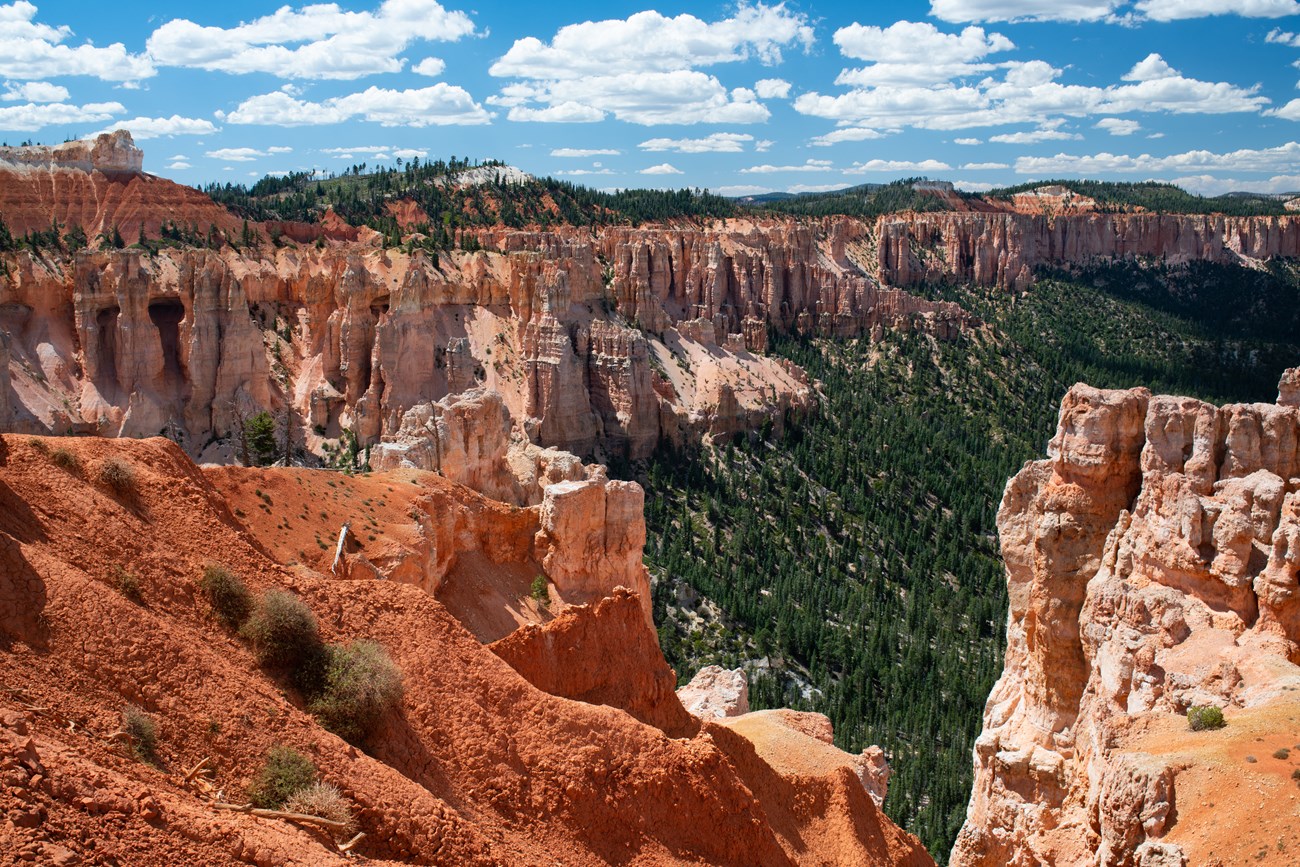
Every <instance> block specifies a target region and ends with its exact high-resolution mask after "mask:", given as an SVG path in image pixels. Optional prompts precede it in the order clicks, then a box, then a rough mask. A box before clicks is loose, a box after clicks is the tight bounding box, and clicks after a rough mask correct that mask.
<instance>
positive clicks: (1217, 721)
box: [1187, 705, 1228, 732]
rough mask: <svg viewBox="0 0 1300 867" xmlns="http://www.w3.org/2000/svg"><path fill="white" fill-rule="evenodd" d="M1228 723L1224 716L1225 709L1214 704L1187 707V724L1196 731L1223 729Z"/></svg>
mask: <svg viewBox="0 0 1300 867" xmlns="http://www.w3.org/2000/svg"><path fill="white" fill-rule="evenodd" d="M1227 724H1228V722H1227V720H1225V719H1224V718H1223V711H1222V710H1220V709H1219V708H1217V707H1214V706H1213V705H1206V706H1204V707H1190V708H1188V709H1187V725H1188V726H1190V727H1191V729H1192V731H1194V732H1199V731H1205V730H1207V729H1221V728H1223V727H1224V726H1226V725H1227Z"/></svg>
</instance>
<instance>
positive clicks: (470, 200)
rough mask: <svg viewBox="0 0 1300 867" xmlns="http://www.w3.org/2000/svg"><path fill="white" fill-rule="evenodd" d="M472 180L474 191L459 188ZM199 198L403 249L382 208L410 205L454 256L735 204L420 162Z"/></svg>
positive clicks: (297, 175) (719, 211)
mask: <svg viewBox="0 0 1300 867" xmlns="http://www.w3.org/2000/svg"><path fill="white" fill-rule="evenodd" d="M468 174H472V175H473V176H474V177H475V179H476V181H477V182H475V183H463V180H464V178H465V177H466V176H467V175H468ZM203 191H204V192H205V193H207V194H208V195H209V196H211V197H212V198H213V199H215V200H216V201H218V202H221V203H222V204H223V205H225V206H226V207H228V208H230V209H231V210H232V211H234V212H235V213H237V214H239V215H240V216H243V217H246V218H248V219H250V220H285V221H291V220H292V221H300V222H314V221H315V220H316V219H317V218H318V217H319V216H320V214H321V213H322V212H323V211H324V210H325V208H326V207H330V208H333V209H334V211H335V212H336V213H338V214H339V216H341V217H343V219H345V220H347V221H348V222H349V223H351V224H353V225H355V226H370V227H371V228H373V229H376V230H377V231H380V232H383V233H384V234H385V235H388V236H396V242H395V244H394V245H396V243H400V233H399V232H398V230H397V223H396V221H395V220H394V218H393V216H392V214H391V213H390V212H389V210H388V207H387V205H388V203H389V202H391V201H395V200H401V199H407V200H410V201H413V202H415V203H416V204H417V205H419V206H420V208H421V209H422V210H423V211H424V213H425V214H426V215H428V217H429V223H428V225H425V226H420V227H417V230H418V231H420V232H421V233H422V234H424V235H426V236H429V238H430V239H431V240H432V241H433V243H434V244H435V245H437V246H442V247H451V246H453V245H454V244H455V243H456V242H457V236H456V232H457V230H459V229H464V228H467V227H478V226H498V225H502V226H509V227H512V228H523V227H525V226H529V225H538V226H542V227H543V228H545V227H547V226H550V225H557V224H567V225H573V226H587V225H603V224H622V223H631V224H639V223H642V222H646V221H649V220H671V219H681V218H713V217H728V216H731V215H732V214H734V213H735V206H734V205H733V204H732V202H731V200H729V199H726V198H723V197H722V196H717V195H714V194H712V193H709V192H707V191H704V190H698V189H697V190H691V189H681V190H620V191H616V192H612V193H607V192H602V191H600V190H593V189H590V188H588V187H583V186H579V185H577V184H571V183H568V182H567V181H558V180H555V179H554V178H549V177H548V178H533V177H529V176H522V175H521V174H520V173H519V172H518V171H517V170H515V169H510V168H509V167H508V166H506V165H505V164H504V163H501V162H497V161H494V160H493V161H488V162H485V163H477V162H475V163H471V162H469V161H468V160H462V159H457V158H456V157H454V156H453V157H451V158H450V159H449V160H445V161H444V160H427V161H424V162H421V161H420V160H419V159H418V158H417V159H412V160H411V161H409V162H406V163H403V162H402V161H401V160H400V159H399V160H397V164H396V165H394V166H367V165H366V164H364V163H360V164H358V165H354V166H352V167H351V168H350V169H349V170H348V171H347V172H346V173H344V174H343V175H340V176H338V177H331V178H320V177H317V176H315V175H313V174H312V173H309V172H291V173H290V174H288V175H286V176H284V177H270V176H268V177H266V178H263V179H262V180H260V181H258V182H257V183H255V184H253V185H252V186H251V187H245V186H244V185H242V184H229V183H227V184H209V185H208V186H207V187H204V189H203Z"/></svg>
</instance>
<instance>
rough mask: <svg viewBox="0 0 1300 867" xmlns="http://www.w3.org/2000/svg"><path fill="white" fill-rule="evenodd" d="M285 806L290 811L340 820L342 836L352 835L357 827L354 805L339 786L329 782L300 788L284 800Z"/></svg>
mask: <svg viewBox="0 0 1300 867" xmlns="http://www.w3.org/2000/svg"><path fill="white" fill-rule="evenodd" d="M284 808H285V809H286V810H288V811H289V812H290V813H305V814H307V815H308V816H319V817H320V818H322V819H329V820H330V821H331V822H339V823H340V824H342V825H343V826H344V827H343V829H342V830H341V831H339V832H337V833H339V834H340V835H341V836H350V835H351V834H353V833H354V832H355V831H356V829H357V823H356V821H355V820H354V819H353V818H352V805H351V804H349V803H348V799H347V798H345V797H344V796H343V793H342V792H340V791H339V790H338V787H337V786H332V785H330V784H329V783H312V784H311V785H310V786H307V787H306V788H305V789H299V790H298V791H296V792H294V793H293V795H291V796H290V797H289V799H288V800H286V801H285V802H284Z"/></svg>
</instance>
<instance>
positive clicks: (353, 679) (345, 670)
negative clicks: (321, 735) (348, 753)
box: [308, 641, 402, 742]
mask: <svg viewBox="0 0 1300 867" xmlns="http://www.w3.org/2000/svg"><path fill="white" fill-rule="evenodd" d="M327 653H328V656H327V661H326V665H325V676H324V680H323V682H322V686H321V690H320V693H319V694H318V695H317V696H316V697H315V698H314V699H313V700H312V701H311V703H310V704H309V705H308V710H310V711H311V712H312V713H314V714H315V715H316V716H317V717H318V718H319V719H320V721H321V724H322V725H323V726H325V728H327V729H329V730H330V731H332V732H334V733H335V734H337V735H338V736H339V737H341V738H343V739H344V740H347V741H351V742H356V741H359V740H361V739H362V738H364V737H365V736H366V734H368V733H369V731H370V730H371V729H372V728H373V727H374V725H375V724H376V723H377V722H379V718H380V717H382V716H383V715H384V713H385V712H386V711H387V710H388V709H389V708H391V707H393V706H394V705H396V704H397V703H398V702H399V701H400V700H401V698H402V672H401V670H400V669H399V668H398V667H397V664H396V663H395V662H393V660H392V658H391V657H389V655H388V653H387V651H385V650H384V648H383V647H381V646H380V645H378V644H376V643H375V642H373V641H354V642H352V643H351V644H347V645H341V644H332V645H330V646H329V648H328V651H327Z"/></svg>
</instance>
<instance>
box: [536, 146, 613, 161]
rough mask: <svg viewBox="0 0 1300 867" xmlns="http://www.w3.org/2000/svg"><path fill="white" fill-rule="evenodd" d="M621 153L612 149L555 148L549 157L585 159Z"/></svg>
mask: <svg viewBox="0 0 1300 867" xmlns="http://www.w3.org/2000/svg"><path fill="white" fill-rule="evenodd" d="M621 153H622V151H620V150H615V149H614V148H556V149H555V150H553V151H551V156H553V157H576V158H578V159H585V158H586V157H614V156H618V155H619V154H621Z"/></svg>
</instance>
